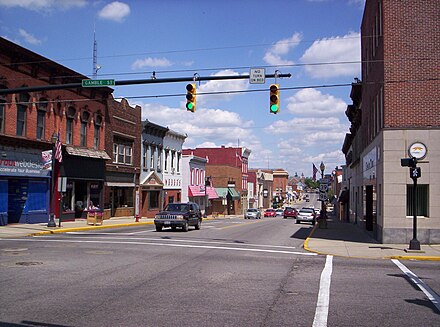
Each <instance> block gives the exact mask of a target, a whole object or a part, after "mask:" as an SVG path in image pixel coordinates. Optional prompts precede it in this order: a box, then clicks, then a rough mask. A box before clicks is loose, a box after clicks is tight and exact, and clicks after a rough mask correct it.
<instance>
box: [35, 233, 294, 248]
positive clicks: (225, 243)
mask: <svg viewBox="0 0 440 327" xmlns="http://www.w3.org/2000/svg"><path fill="white" fill-rule="evenodd" d="M103 234H105V235H113V236H115V234H112V233H102V234H101V233H99V234H93V235H94V236H93V237H92V236H90V237H88V236H84V237H81V239H87V238H88V239H97V238H99V239H100V240H101V239H107V240H120V239H121V238H120V237H100V236H101V235H103ZM120 235H121V234H118V236H120ZM35 237H38V238H40V237H42V238H50V237H53V235H41V236H35ZM129 239H130V240H138V241H139V240H143V241H167V242H184V243H203V244H222V245H238V246H253V247H270V248H278V249H296V247H294V246H284V245H270V244H254V243H238V242H218V241H204V240H203V241H201V240H190V239H188V240H186V239H174V238H139V237H130V238H129Z"/></svg>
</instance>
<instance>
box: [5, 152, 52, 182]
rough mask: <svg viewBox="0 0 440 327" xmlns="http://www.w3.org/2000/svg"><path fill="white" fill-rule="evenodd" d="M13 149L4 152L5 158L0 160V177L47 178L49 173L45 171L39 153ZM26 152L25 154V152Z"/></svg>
mask: <svg viewBox="0 0 440 327" xmlns="http://www.w3.org/2000/svg"><path fill="white" fill-rule="evenodd" d="M22 150H23V152H22V151H21V150H20V149H13V150H12V151H8V150H6V151H5V154H6V156H5V157H4V158H7V159H0V176H22V177H48V176H50V171H48V170H47V169H45V166H44V164H45V163H44V162H43V158H42V157H41V152H40V151H34V153H32V150H31V149H24V148H23V149H22ZM25 151H26V152H25Z"/></svg>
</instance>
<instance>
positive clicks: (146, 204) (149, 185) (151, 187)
mask: <svg viewBox="0 0 440 327" xmlns="http://www.w3.org/2000/svg"><path fill="white" fill-rule="evenodd" d="M140 187H141V191H142V197H141V217H147V218H154V216H155V214H156V213H157V212H159V211H160V210H161V208H163V193H162V192H163V182H162V180H161V179H160V177H159V176H158V175H157V174H156V173H155V172H154V171H152V172H150V173H149V174H148V175H147V176H146V178H145V179H144V180H143V181H141V182H140Z"/></svg>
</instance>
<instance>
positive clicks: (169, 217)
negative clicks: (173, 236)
mask: <svg viewBox="0 0 440 327" xmlns="http://www.w3.org/2000/svg"><path fill="white" fill-rule="evenodd" d="M201 224H202V213H201V211H200V207H199V205H198V204H197V203H194V202H187V203H169V204H168V205H167V206H166V208H165V210H164V211H160V212H158V213H157V214H156V216H155V217H154V225H156V231H157V232H160V231H161V230H162V228H163V227H171V228H172V229H173V230H174V229H176V227H181V228H182V230H183V231H184V232H187V231H188V226H194V227H195V229H200V226H201Z"/></svg>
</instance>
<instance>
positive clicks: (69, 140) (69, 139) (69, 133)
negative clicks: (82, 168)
mask: <svg viewBox="0 0 440 327" xmlns="http://www.w3.org/2000/svg"><path fill="white" fill-rule="evenodd" d="M75 116H76V109H75V108H74V107H69V108H67V111H66V144H73V120H74V119H75Z"/></svg>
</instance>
